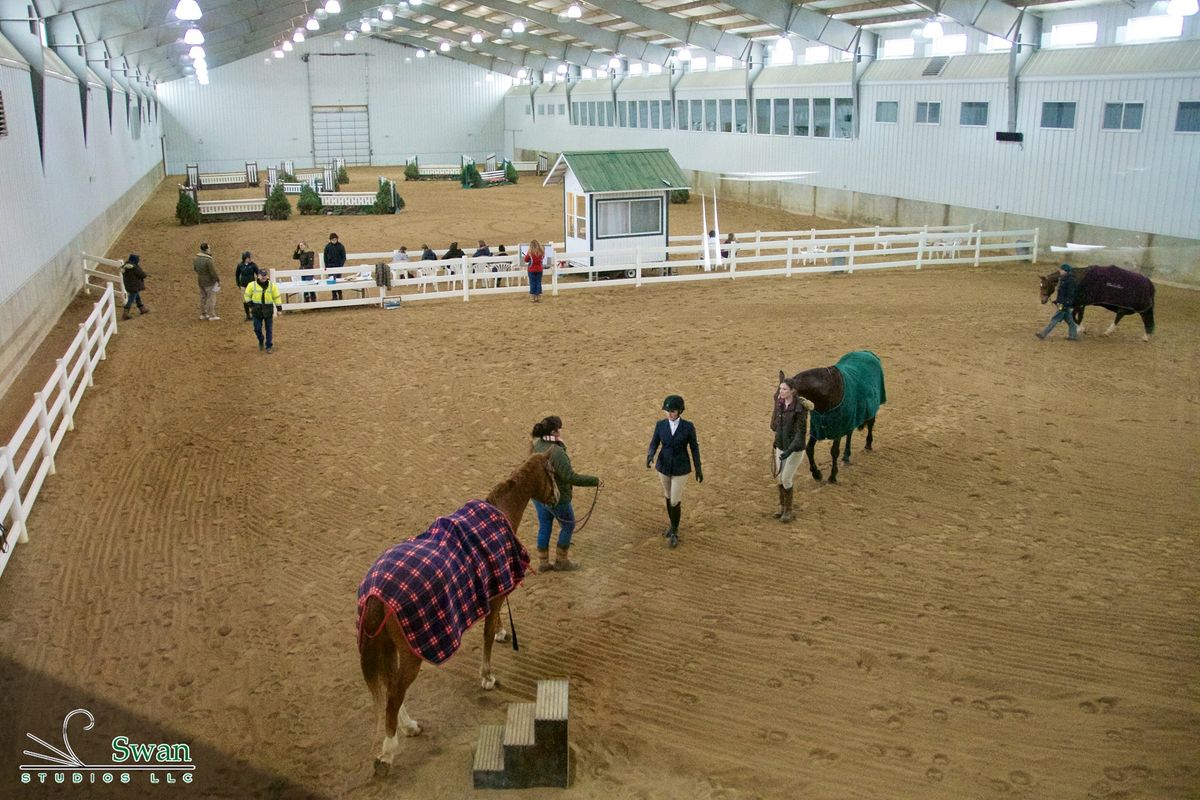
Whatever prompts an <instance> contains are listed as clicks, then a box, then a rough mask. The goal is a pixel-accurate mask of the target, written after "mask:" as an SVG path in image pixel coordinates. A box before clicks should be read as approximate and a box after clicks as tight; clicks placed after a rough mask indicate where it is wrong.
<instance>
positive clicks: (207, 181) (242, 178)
mask: <svg viewBox="0 0 1200 800" xmlns="http://www.w3.org/2000/svg"><path fill="white" fill-rule="evenodd" d="M185 169H186V171H187V181H188V186H190V187H193V188H196V189H208V188H210V187H214V186H257V185H258V163H257V162H254V161H247V162H246V166H245V168H244V169H243V170H242V171H241V172H234V171H232V170H230V171H229V172H201V171H200V166H199V165H198V164H187V165H185Z"/></svg>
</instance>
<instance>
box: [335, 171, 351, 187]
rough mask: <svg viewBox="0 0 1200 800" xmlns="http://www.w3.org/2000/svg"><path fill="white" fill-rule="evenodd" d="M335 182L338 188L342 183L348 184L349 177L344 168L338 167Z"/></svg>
mask: <svg viewBox="0 0 1200 800" xmlns="http://www.w3.org/2000/svg"><path fill="white" fill-rule="evenodd" d="M337 182H338V186H341V185H342V184H343V183H349V182H350V176H349V175H347V174H346V168H345V167H338V173H337Z"/></svg>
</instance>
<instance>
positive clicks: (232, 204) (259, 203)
mask: <svg viewBox="0 0 1200 800" xmlns="http://www.w3.org/2000/svg"><path fill="white" fill-rule="evenodd" d="M196 205H197V206H198V207H199V208H200V216H201V217H215V216H221V215H225V214H231V215H232V214H237V215H246V216H256V215H257V216H261V215H263V214H265V213H266V207H267V201H266V199H265V198H260V199H258V200H200V201H198V202H197V203H196Z"/></svg>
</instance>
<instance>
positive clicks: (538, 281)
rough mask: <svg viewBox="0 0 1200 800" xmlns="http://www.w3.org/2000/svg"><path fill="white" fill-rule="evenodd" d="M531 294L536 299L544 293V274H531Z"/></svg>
mask: <svg viewBox="0 0 1200 800" xmlns="http://www.w3.org/2000/svg"><path fill="white" fill-rule="evenodd" d="M529 293H530V294H531V295H533V296H534V297H537V296H538V295H539V294H541V293H542V273H540V272H531V273H529Z"/></svg>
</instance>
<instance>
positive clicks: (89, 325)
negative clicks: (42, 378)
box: [0, 284, 117, 574]
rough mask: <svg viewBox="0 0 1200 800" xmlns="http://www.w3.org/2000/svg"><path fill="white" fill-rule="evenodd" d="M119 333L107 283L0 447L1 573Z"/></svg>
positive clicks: (24, 534)
mask: <svg viewBox="0 0 1200 800" xmlns="http://www.w3.org/2000/svg"><path fill="white" fill-rule="evenodd" d="M116 332H117V304H116V292H114V291H113V286H112V285H111V284H110V285H109V286H107V287H106V288H105V289H104V294H103V295H101V297H100V299H99V300H98V301H96V305H95V306H94V307H93V308H92V313H91V314H90V315H89V316H88V318H87V321H86V322H83V323H81V324H80V326H79V333H77V334H76V335H75V339H74V340H73V341H72V342H71V346H70V347H68V348H67V352H66V353H65V354H64V355H63V357H62V358H60V359H58V361H57V364H56V366H55V368H54V372H53V373H51V375H50V379H49V380H48V381H46V384H45V386H43V387H42V390H41V391H40V392H35V393H34V395H33V407H32V408H30V409H29V413H28V414H26V415H25V419H24V420H22V422H21V424H20V425H19V426H17V430H16V431H15V432H14V433H13V435H12V438H11V439H10V440H9V441H8V443H7V444H6V445H5V446H3V447H0V473H3V478H4V483H3V494H0V522H5V521H6V520H7V523H6V524H5V529H6V532H4V533H0V574H3V572H4V568H5V566H7V564H8V561H9V559H10V558H11V557H12V555H13V549H14V545H15V544H25V543H27V542H28V541H29V529H28V520H29V512H30V510H31V509H32V508H33V504H34V502H35V501H36V500H37V497H38V494H39V493H40V492H41V490H42V485H43V484H44V483H45V481H46V477H47V476H48V475H53V474H54V473H55V469H54V456H55V454H57V453H58V449H59V447H60V446H61V445H62V441H63V437H65V436H66V434H67V431H69V430H73V429H74V428H75V411H76V409H78V408H79V403H80V401H81V400H82V399H83V394H84V392H85V391H87V388H88V387H89V386H92V385H93V373H94V372H95V370H96V365H97V364H98V363H99V362H100V361H103V360H104V359H105V356H106V348H107V345H108V341H109V339H111V338H112V335H113V334H114V333H116Z"/></svg>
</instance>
